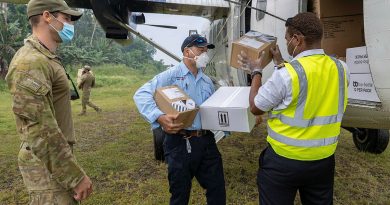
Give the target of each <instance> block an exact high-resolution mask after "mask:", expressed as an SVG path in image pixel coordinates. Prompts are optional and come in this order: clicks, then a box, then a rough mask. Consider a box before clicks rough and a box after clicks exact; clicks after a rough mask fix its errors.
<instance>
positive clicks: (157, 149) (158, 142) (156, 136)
mask: <svg viewBox="0 0 390 205" xmlns="http://www.w3.org/2000/svg"><path fill="white" fill-rule="evenodd" d="M164 139H165V134H164V131H163V130H162V129H161V127H159V128H156V129H154V130H153V144H154V158H155V159H156V160H158V161H161V162H164V160H165V157H164V146H163V143H164Z"/></svg>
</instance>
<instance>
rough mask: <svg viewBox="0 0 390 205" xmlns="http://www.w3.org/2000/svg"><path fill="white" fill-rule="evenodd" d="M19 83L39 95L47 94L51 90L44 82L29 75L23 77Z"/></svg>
mask: <svg viewBox="0 0 390 205" xmlns="http://www.w3.org/2000/svg"><path fill="white" fill-rule="evenodd" d="M17 85H18V86H20V87H21V88H24V89H26V90H28V91H30V92H32V93H35V94H38V95H46V94H47V92H48V91H49V89H48V88H47V86H46V85H45V84H44V83H42V82H41V81H39V80H37V79H35V78H33V77H32V76H29V75H24V76H23V77H21V78H20V80H19V82H17Z"/></svg>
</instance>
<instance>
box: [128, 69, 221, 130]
mask: <svg viewBox="0 0 390 205" xmlns="http://www.w3.org/2000/svg"><path fill="white" fill-rule="evenodd" d="M169 85H177V86H178V87H180V88H181V89H182V90H184V92H185V93H187V95H189V96H190V97H191V98H192V99H193V100H194V101H195V103H196V106H200V105H201V104H202V103H203V102H204V101H206V100H207V98H209V97H210V96H211V95H212V94H213V93H214V91H215V89H214V85H213V83H212V81H211V79H210V78H209V77H208V76H206V75H205V74H204V73H203V72H202V70H201V69H199V70H198V74H197V75H196V78H195V76H194V75H193V74H192V73H191V72H190V71H189V70H188V68H187V66H186V65H185V64H184V63H183V62H181V63H180V64H179V65H177V66H175V67H172V68H170V69H168V70H166V71H164V72H162V73H160V74H158V75H156V76H155V77H154V78H153V79H152V80H150V81H149V82H147V83H145V84H144V85H143V86H142V87H140V88H139V89H138V90H137V92H135V94H134V97H133V98H134V101H135V104H136V105H137V108H138V110H139V112H140V113H141V115H142V116H143V117H144V118H145V119H146V120H147V121H148V122H149V123H151V124H152V129H154V128H157V127H159V126H160V125H159V124H158V123H157V119H158V118H159V117H160V116H161V115H163V114H164V113H163V112H162V111H161V110H160V109H159V108H158V107H157V104H156V102H155V101H154V98H153V96H154V93H155V91H156V89H157V88H160V87H165V86H169ZM186 129H188V130H200V129H202V124H201V121H200V113H199V112H198V114H197V115H196V117H195V120H194V122H193V123H192V125H191V127H188V128H186Z"/></svg>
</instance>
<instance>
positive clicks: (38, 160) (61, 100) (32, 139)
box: [6, 0, 92, 205]
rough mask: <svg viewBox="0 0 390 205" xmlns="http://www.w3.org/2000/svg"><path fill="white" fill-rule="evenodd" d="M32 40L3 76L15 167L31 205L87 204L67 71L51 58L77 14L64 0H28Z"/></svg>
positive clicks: (70, 31)
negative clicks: (14, 135) (16, 143)
mask: <svg viewBox="0 0 390 205" xmlns="http://www.w3.org/2000/svg"><path fill="white" fill-rule="evenodd" d="M27 14H28V17H29V21H30V24H31V25H32V35H31V36H30V37H28V38H27V39H26V41H25V44H24V46H23V47H22V48H20V49H19V50H18V52H17V53H16V54H15V56H14V58H13V59H12V61H11V64H10V66H9V72H8V74H7V76H6V81H7V83H8V87H9V89H10V92H11V94H12V100H13V103H12V109H13V112H14V114H15V118H16V127H17V131H18V132H19V134H20V139H21V141H22V142H21V146H20V151H19V155H18V164H19V169H20V172H21V174H22V176H23V181H24V184H25V185H26V187H27V189H28V191H29V194H30V205H52V204H59V205H71V204H77V201H81V200H84V199H86V198H87V197H88V196H89V195H90V194H91V192H92V182H91V180H90V179H89V177H88V176H87V175H86V174H85V172H84V170H83V169H82V168H81V167H80V166H79V165H78V163H77V161H76V158H75V156H74V155H73V153H72V146H73V145H74V144H75V142H76V140H75V136H74V129H73V121H72V112H71V106H70V92H69V83H68V79H67V76H66V71H65V69H64V67H63V66H62V65H61V62H60V59H59V58H58V57H57V55H56V54H55V51H56V48H57V47H58V45H59V44H60V43H61V42H63V41H68V40H69V41H70V40H71V39H72V36H73V35H72V34H73V21H75V20H78V19H79V18H80V16H81V15H82V13H81V12H78V11H75V10H71V9H70V8H69V7H68V5H67V4H66V3H65V2H64V1H63V0H30V2H29V3H28V5H27Z"/></svg>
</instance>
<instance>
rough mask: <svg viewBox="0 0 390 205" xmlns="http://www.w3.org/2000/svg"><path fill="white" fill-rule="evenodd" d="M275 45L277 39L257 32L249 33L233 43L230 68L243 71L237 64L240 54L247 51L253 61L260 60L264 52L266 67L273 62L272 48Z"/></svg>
mask: <svg viewBox="0 0 390 205" xmlns="http://www.w3.org/2000/svg"><path fill="white" fill-rule="evenodd" d="M275 45H276V37H273V36H270V35H267V34H263V33H260V32H257V31H249V32H248V33H246V34H245V35H244V36H242V37H241V38H239V39H238V40H236V41H234V42H233V44H232V53H231V57H230V66H232V67H234V68H237V69H243V68H242V67H241V66H240V65H239V64H238V62H237V61H238V54H240V53H241V51H245V52H246V53H247V55H248V57H249V59H251V60H256V59H258V58H259V57H260V55H261V53H262V52H263V51H264V52H265V54H264V61H263V65H262V66H263V67H265V66H266V65H268V63H269V62H271V60H272V54H271V52H270V48H271V47H272V46H275ZM245 71H246V72H248V73H249V72H250V70H245Z"/></svg>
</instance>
